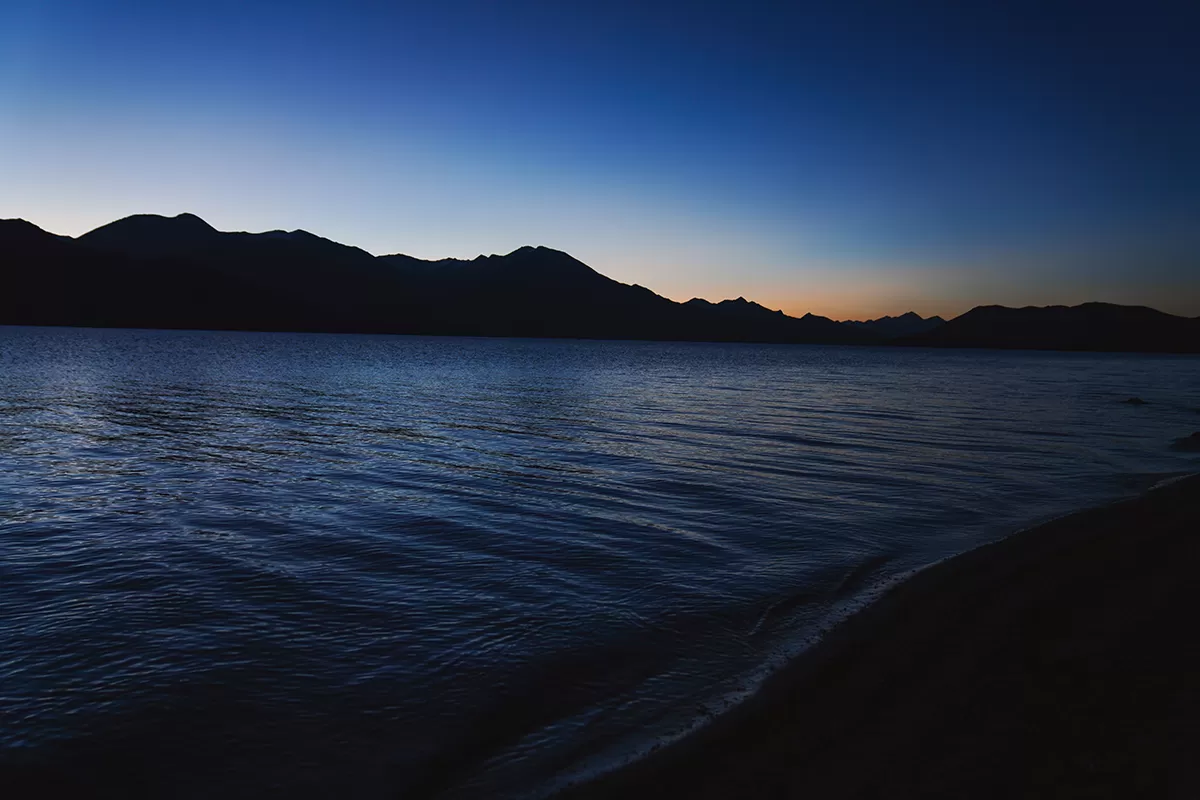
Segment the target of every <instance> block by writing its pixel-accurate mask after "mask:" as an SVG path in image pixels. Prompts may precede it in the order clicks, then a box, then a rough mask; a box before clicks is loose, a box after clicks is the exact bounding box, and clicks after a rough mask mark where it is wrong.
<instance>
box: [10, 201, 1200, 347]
mask: <svg viewBox="0 0 1200 800" xmlns="http://www.w3.org/2000/svg"><path fill="white" fill-rule="evenodd" d="M0 255H2V256H3V258H2V259H0V274H2V275H3V277H4V280H5V287H6V291H5V292H3V293H0V324H10V325H80V326H94V327H142V328H196V329H214V330H258V331H321V332H350V333H406V334H439V335H466V336H527V337H565V338H591V339H650V340H684V341H715V342H780V343H828V344H880V343H885V342H894V343H896V344H903V345H924V346H931V347H1000V348H1032V349H1062V350H1127V351H1136V350H1143V351H1165V352H1200V320H1196V319H1187V318H1184V317H1175V316H1171V315H1169V314H1163V313H1162V312H1159V311H1155V310H1153V309H1149V308H1141V307H1133V306H1116V305H1109V304H1104V303H1088V304H1085V305H1082V306H1074V307H1064V306H1052V307H1048V308H1022V309H1012V308H1004V307H1002V306H985V307H980V308H976V309H973V310H971V311H969V312H968V313H966V314H964V315H962V316H961V317H957V318H955V319H953V320H950V321H949V322H945V321H943V320H942V319H941V318H940V317H931V318H929V319H923V318H921V317H920V316H919V315H917V314H915V313H912V312H909V313H907V314H903V315H901V316H899V317H882V318H880V319H876V320H868V321H866V322H835V321H833V320H831V319H828V318H826V317H821V316H816V315H813V314H805V315H804V316H803V317H791V316H788V315H787V314H784V313H783V312H782V311H773V310H771V309H768V308H765V307H764V306H762V305H759V304H758V303H755V302H752V301H749V300H746V299H745V298H742V297H739V298H737V299H734V300H723V301H721V302H718V303H712V302H709V301H707V300H703V299H700V298H695V299H693V300H689V301H687V302H686V303H677V302H675V301H673V300H669V299H667V298H665V297H662V296H660V295H657V294H655V293H654V292H652V291H650V290H649V289H647V288H645V287H643V286H638V285H636V284H633V285H630V284H624V283H620V282H618V281H615V280H613V279H611V278H608V277H606V276H604V275H601V274H600V273H599V272H596V271H595V270H594V269H592V268H591V267H589V266H588V265H586V264H584V263H583V262H581V261H579V260H578V259H575V258H573V257H571V256H570V255H568V254H567V253H564V252H561V251H559V250H553V249H550V248H548V247H521V248H519V249H517V250H514V251H513V252H511V253H508V254H507V255H490V256H483V255H481V256H479V257H478V258H474V259H469V260H466V259H449V258H448V259H441V260H436V261H427V260H423V259H418V258H413V257H412V256H407V255H401V254H395V255H385V256H373V255H371V254H370V253H368V252H366V251H365V250H361V249H359V248H357V247H350V246H348V245H344V244H339V243H337V242H334V241H330V240H329V239H324V238H322V237H320V236H316V235H314V234H312V233H309V232H307V231H301V230H297V231H268V232H265V233H243V232H235V233H227V232H222V231H218V230H217V229H215V228H213V227H212V226H211V225H209V224H208V223H207V222H205V221H204V220H202V219H200V218H199V217H197V216H195V215H194V214H180V215H178V216H175V217H164V216H158V215H154V214H139V215H135V216H131V217H126V218H124V219H120V220H117V221H116V222H112V223H110V224H108V225H104V226H102V227H100V228H97V229H96V230H94V231H91V232H89V233H87V234H84V235H83V236H80V237H78V238H77V239H72V238H70V237H66V236H57V235H54V234H51V233H48V232H46V231H44V230H42V229H41V228H38V227H37V226H36V225H33V224H31V223H29V222H26V221H24V220H0Z"/></svg>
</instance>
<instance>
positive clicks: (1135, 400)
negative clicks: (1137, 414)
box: [1121, 397, 1149, 406]
mask: <svg viewBox="0 0 1200 800" xmlns="http://www.w3.org/2000/svg"><path fill="white" fill-rule="evenodd" d="M1121 402H1122V403H1124V404H1125V405H1127V406H1145V405H1149V403H1147V402H1146V401H1145V400H1143V399H1142V398H1140V397H1131V398H1129V399H1128V400H1122V401H1121Z"/></svg>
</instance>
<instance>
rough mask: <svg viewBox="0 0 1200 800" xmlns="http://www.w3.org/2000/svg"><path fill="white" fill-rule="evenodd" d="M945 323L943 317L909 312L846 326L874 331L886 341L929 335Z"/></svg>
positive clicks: (850, 322) (850, 323) (849, 323)
mask: <svg viewBox="0 0 1200 800" xmlns="http://www.w3.org/2000/svg"><path fill="white" fill-rule="evenodd" d="M945 323H946V320H944V319H942V318H941V317H937V316H934V317H929V318H924V317H922V316H921V315H920V314H917V313H916V312H915V311H909V312H908V313H907V314H901V315H900V316H898V317H880V318H879V319H869V320H866V321H865V322H855V321H849V322H847V323H846V324H847V325H853V326H856V327H859V328H862V329H864V330H868V331H872V332H873V333H877V334H879V335H880V336H882V337H884V338H885V339H897V338H900V337H901V336H916V335H918V334H922V333H928V332H930V331H932V330H933V329H935V328H938V327H940V326H942V325H944V324H945Z"/></svg>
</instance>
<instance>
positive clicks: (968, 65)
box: [0, 0, 1200, 318]
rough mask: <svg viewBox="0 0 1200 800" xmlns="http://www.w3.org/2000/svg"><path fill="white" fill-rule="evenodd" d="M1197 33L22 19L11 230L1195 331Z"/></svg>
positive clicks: (99, 7)
mask: <svg viewBox="0 0 1200 800" xmlns="http://www.w3.org/2000/svg"><path fill="white" fill-rule="evenodd" d="M902 6H911V8H907V9H902ZM966 6H972V8H971V9H970V10H968V9H966ZM916 7H920V9H922V10H920V11H916V10H914V9H915V8H916ZM989 7H990V9H989ZM1197 8H1200V4H1196V3H1187V2H1177V3H1156V2H1145V1H1142V2H1127V3H1123V4H1111V5H1110V4H1108V3H1106V2H1102V1H1097V2H1077V3H1064V2H1054V0H1047V1H1046V2H1025V0H1014V2H1005V3H994V4H993V3H962V2H957V3H952V2H945V3H878V4H868V3H855V2H839V3H820V4H815V3H814V4H807V3H804V2H799V0H796V1H794V2H788V3H764V2H759V3H755V2H741V3H739V2H721V3H716V2H705V0H690V2H656V1H655V0H649V1H648V2H625V1H624V0H608V1H607V2H591V0H581V1H576V0H571V1H569V2H568V1H567V0H558V1H557V2H525V1H523V0H515V1H514V2H460V1H459V0H438V2H420V3H406V2H357V1H356V0H340V1H338V2H306V1H305V0H295V1H294V2H288V3H282V2H278V3H269V2H253V1H251V2H245V1H243V2H220V1H218V2H206V3H203V4H201V3H194V2H190V0H172V2H161V0H156V1H155V2H143V1H142V0H130V1H128V2H124V1H122V0H73V1H72V2H67V0H4V2H3V3H2V4H0V217H24V218H26V219H29V220H31V221H32V222H34V223H36V224H38V225H40V226H42V227H43V228H46V229H48V230H51V231H54V232H56V233H65V234H70V235H78V234H81V233H83V232H85V231H87V230H89V229H91V228H93V227H96V226H98V225H101V224H103V223H105V222H109V221H111V220H113V219H116V218H118V217H122V216H126V215H128V214H133V213H161V214H168V215H174V214H177V213H179V212H182V211H191V212H193V213H196V214H199V215H200V216H202V217H204V218H205V219H206V220H208V221H209V222H210V223H212V224H213V225H215V226H216V227H218V228H220V229H222V230H252V231H257V230H269V229H274V228H283V229H288V230H291V229H295V228H304V229H306V230H310V231H312V232H314V233H317V234H320V235H322V236H326V237H328V238H331V239H335V240H337V241H341V242H346V243H349V244H356V245H358V246H360V247H363V248H365V249H367V250H369V251H371V252H373V253H394V252H404V253H408V254H410V255H415V256H420V257H426V258H434V257H443V256H457V257H473V256H475V255H477V254H479V253H494V252H498V253H503V252H508V251H510V250H513V249H516V248H517V247H519V246H520V245H523V244H544V245H547V246H550V247H555V248H558V249H561V250H566V251H568V252H570V253H571V254H573V255H575V256H576V257H578V258H580V259H582V260H583V261H585V262H587V263H589V264H590V265H592V266H593V267H595V268H596V269H598V270H599V271H601V272H603V273H605V274H607V275H610V276H611V277H614V278H616V279H618V280H621V281H625V282H627V283H640V284H642V285H645V286H648V287H650V288H651V289H654V290H655V291H658V292H659V293H661V294H664V295H667V296H668V297H672V298H674V299H677V300H686V299H688V298H690V297H693V296H702V297H707V298H709V299H712V300H719V299H722V298H726V297H736V296H738V295H744V296H746V297H748V298H752V299H756V300H758V301H760V302H762V303H763V304H764V305H767V306H770V307H772V308H782V309H784V310H785V311H787V312H788V313H792V314H802V313H804V312H805V311H813V312H815V313H820V314H826V315H830V316H833V317H837V318H846V317H865V316H877V315H880V314H884V313H893V314H895V313H900V312H903V311H906V310H909V309H913V310H916V311H918V312H920V313H922V314H933V313H939V314H943V315H953V314H957V313H961V312H962V311H965V310H966V309H968V308H970V307H971V306H973V305H977V304H980V303H1005V304H1010V305H1025V304H1039V305H1042V304H1047V303H1076V302H1082V301H1085V300H1092V299H1096V300H1108V301H1113V302H1128V303H1143V304H1148V305H1153V306H1156V307H1159V308H1162V309H1164V310H1167V311H1172V312H1175V313H1183V314H1188V315H1191V316H1195V315H1200V88H1198V87H1200V47H1197V45H1196V42H1197V35H1198V34H1197V31H1198V30H1200V11H1197V10H1195V9H1197Z"/></svg>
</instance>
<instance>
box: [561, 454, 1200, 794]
mask: <svg viewBox="0 0 1200 800" xmlns="http://www.w3.org/2000/svg"><path fill="white" fill-rule="evenodd" d="M1198 614H1200V477H1192V478H1189V479H1186V480H1183V481H1179V482H1177V483H1174V484H1172V485H1170V486H1167V487H1165V488H1162V489H1159V490H1156V491H1154V492H1151V493H1149V494H1148V495H1146V496H1143V497H1141V498H1138V499H1135V500H1131V501H1127V502H1122V503H1118V504H1116V505H1112V506H1108V507H1105V508H1100V509H1093V510H1091V511H1085V512H1082V513H1079V514H1074V515H1072V516H1069V517H1065V518H1062V519H1059V520H1056V521H1054V522H1050V523H1048V524H1046V525H1042V526H1039V527H1037V528H1034V529H1030V530H1028V531H1024V532H1022V533H1019V534H1017V535H1015V536H1013V537H1011V538H1009V539H1006V540H1004V541H1001V542H998V543H996V544H993V545H989V546H987V547H983V548H980V549H978V550H975V551H972V552H970V553H966V554H964V555H961V556H959V557H957V558H954V559H951V560H949V561H946V562H944V563H942V564H939V565H937V566H935V567H932V568H930V569H928V570H926V571H924V572H922V573H920V574H918V575H917V576H916V577H914V578H913V579H912V580H910V581H908V582H906V583H904V584H903V585H901V586H898V587H896V588H895V589H893V590H892V591H891V592H889V593H888V594H887V595H886V596H885V597H884V598H883V599H882V600H880V601H879V602H878V603H876V604H874V605H872V606H871V607H869V608H867V609H865V610H864V611H862V612H860V613H859V614H857V615H856V616H854V617H852V618H851V619H849V620H848V621H847V622H845V623H843V624H842V625H840V626H838V627H837V628H836V629H835V630H834V631H833V632H832V633H831V634H830V635H829V636H828V637H827V638H826V639H825V640H824V641H823V642H822V643H821V644H820V645H819V646H818V647H816V648H814V649H813V650H812V651H810V652H809V653H807V654H805V655H804V656H802V657H801V658H799V659H798V660H797V661H796V662H795V663H793V664H791V665H790V666H789V667H787V668H786V669H784V670H783V671H782V672H781V673H780V674H779V675H777V676H776V677H775V678H773V679H772V680H771V681H769V682H768V683H767V685H766V686H765V687H764V688H763V690H762V691H761V692H760V693H759V694H758V695H757V696H756V697H755V698H753V699H752V700H751V701H749V702H748V703H746V704H745V705H743V706H741V707H739V708H738V709H736V710H735V711H733V712H731V713H730V714H729V715H727V716H725V717H723V718H721V719H719V720H718V721H717V722H715V723H714V724H713V725H711V726H709V727H708V728H706V729H705V730H703V731H701V732H699V733H698V734H696V735H694V736H692V737H690V738H688V739H686V740H684V741H682V742H680V743H678V744H676V745H674V746H671V747H668V748H665V749H664V750H662V751H660V752H658V753H656V754H654V755H653V756H651V757H650V758H648V759H646V760H645V761H642V762H640V763H637V764H634V765H632V766H631V767H628V768H626V769H624V770H621V771H619V772H617V773H615V774H613V775H609V776H607V777H604V778H601V779H599V780H597V781H595V782H593V783H590V784H587V785H585V786H582V787H577V788H576V789H573V790H569V791H567V792H566V793H564V795H563V796H564V797H569V798H571V799H572V800H576V799H577V798H599V797H605V798H607V797H614V798H674V797H679V798H760V797H766V798H770V797H797V798H801V797H803V798H818V799H820V800H824V799H825V798H898V797H900V798H917V797H920V798H951V797H953V798H1029V797H1055V798H1060V797H1070V798H1085V797H1086V798H1099V797H1106V798H1107V797H1120V798H1168V797H1169V798H1176V797H1177V798H1200V619H1198V616H1197V615H1198Z"/></svg>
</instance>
